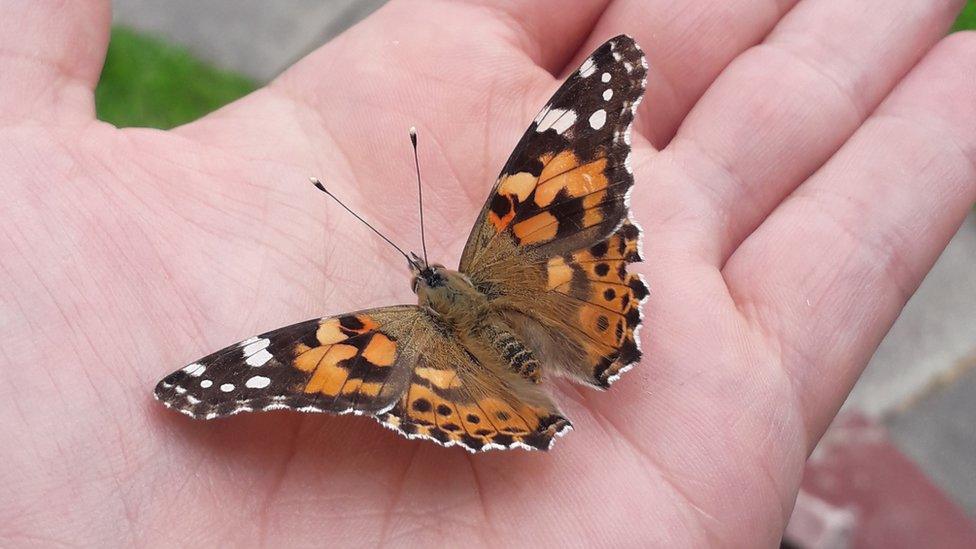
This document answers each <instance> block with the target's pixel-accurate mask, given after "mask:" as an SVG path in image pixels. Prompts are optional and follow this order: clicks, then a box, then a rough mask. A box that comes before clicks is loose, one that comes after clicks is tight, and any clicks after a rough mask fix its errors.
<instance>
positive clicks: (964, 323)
mask: <svg viewBox="0 0 976 549" xmlns="http://www.w3.org/2000/svg"><path fill="white" fill-rule="evenodd" d="M384 1H385V0H277V1H276V2H268V1H267V0H115V2H114V6H115V21H116V23H120V24H125V25H128V26H130V27H133V28H136V29H139V30H143V31H148V32H150V33H153V34H157V35H160V36H163V37H165V38H167V39H169V40H171V41H173V42H176V43H179V44H183V45H185V46H188V47H189V48H190V49H191V50H192V51H193V52H194V53H195V54H196V55H198V56H199V57H201V58H204V59H207V60H210V61H212V62H214V63H215V64H216V65H218V66H220V67H223V68H228V69H233V70H236V71H239V72H241V73H244V74H248V75H250V76H252V77H254V78H256V79H258V80H260V81H265V80H268V79H270V78H272V77H273V76H274V75H276V74H278V73H279V72H280V71H281V70H282V69H284V68H285V67H287V66H288V65H290V64H291V63H292V62H294V61H295V60H297V59H298V58H300V57H301V56H303V55H304V54H305V53H307V52H308V51H310V50H311V49H313V48H314V47H315V46H316V45H318V44H321V43H323V42H325V41H326V40H328V39H329V38H331V37H333V36H335V35H336V34H338V33H339V32H341V31H342V30H343V29H345V28H347V27H348V26H350V25H352V24H354V23H355V22H357V21H359V20H360V19H362V18H363V17H365V16H366V15H368V14H369V13H371V12H372V11H373V10H374V9H376V8H378V7H379V6H381V5H382V4H383V3H384ZM974 272H976V217H974V216H970V217H969V219H967V221H966V223H965V224H964V225H963V227H962V228H961V229H960V231H959V233H958V234H957V235H956V237H955V238H954V239H953V241H952V243H951V244H950V245H949V248H948V249H947V250H946V251H945V253H944V254H943V255H942V257H941V258H940V259H939V262H938V263H937V264H936V267H935V269H933V271H932V272H931V273H930V274H929V276H928V278H926V280H925V282H924V283H923V284H922V286H921V287H920V288H919V290H918V293H916V294H915V296H914V297H913V298H912V300H911V301H910V302H909V304H908V306H907V307H906V308H905V310H904V312H903V313H902V315H901V318H899V320H898V322H897V323H896V324H895V326H894V327H893V328H892V330H891V332H890V333H889V334H888V337H887V338H886V339H885V341H884V343H883V344H882V345H881V348H880V349H878V352H877V354H876V355H875V357H874V359H873V360H872V361H871V363H870V365H869V366H868V368H867V370H866V371H865V373H864V376H863V378H862V379H861V380H860V382H859V383H858V384H857V386H856V387H855V389H854V392H853V393H852V394H851V397H850V399H849V400H848V403H847V404H846V405H845V406H846V407H847V408H848V409H855V410H859V411H862V412H864V413H865V414H867V415H868V416H871V417H874V418H876V419H878V420H880V421H882V422H884V423H885V424H886V425H887V426H888V428H889V429H890V431H891V435H892V438H893V440H894V441H895V443H896V444H897V445H898V446H899V447H900V448H901V450H902V451H903V452H905V453H906V454H908V455H909V456H911V457H912V458H914V459H915V460H916V461H917V462H918V464H919V465H920V466H921V467H922V469H923V470H924V471H925V472H926V473H927V474H928V475H929V476H930V477H931V479H932V480H934V481H935V482H936V483H937V484H939V485H941V486H942V487H943V489H944V490H946V491H947V492H948V493H949V494H951V495H952V496H953V497H954V498H955V499H956V500H957V501H958V502H959V503H960V504H961V505H963V506H964V508H965V509H966V510H967V512H968V513H969V514H970V515H971V516H976V467H974V458H973V456H976V422H974V421H973V418H974V417H976V276H974V275H973V273H974Z"/></svg>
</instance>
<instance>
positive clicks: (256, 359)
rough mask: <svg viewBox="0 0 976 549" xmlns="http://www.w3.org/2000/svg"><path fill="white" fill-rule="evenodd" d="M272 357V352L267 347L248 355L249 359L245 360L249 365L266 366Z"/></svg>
mask: <svg viewBox="0 0 976 549" xmlns="http://www.w3.org/2000/svg"><path fill="white" fill-rule="evenodd" d="M265 341H267V340H265ZM272 358H273V357H272V356H271V353H269V352H268V350H267V349H261V350H260V351H258V352H256V353H254V354H253V355H251V356H249V357H247V360H245V361H244V362H247V364H248V366H264V365H265V364H267V363H268V361H269V360H271V359H272Z"/></svg>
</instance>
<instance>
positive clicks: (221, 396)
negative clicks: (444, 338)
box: [155, 305, 420, 419]
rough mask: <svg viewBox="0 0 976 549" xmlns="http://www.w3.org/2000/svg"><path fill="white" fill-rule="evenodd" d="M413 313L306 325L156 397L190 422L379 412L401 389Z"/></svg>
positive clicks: (243, 348) (407, 371)
mask: <svg viewBox="0 0 976 549" xmlns="http://www.w3.org/2000/svg"><path fill="white" fill-rule="evenodd" d="M419 314H420V313H419V308H418V307H416V306H413V305H404V306H398V307H383V308H378V309H372V310H366V311H360V312H357V313H350V314H345V315H339V316H335V317H327V318H322V319H315V320H309V321H306V322H301V323H298V324H294V325H292V326H288V327H286V328H281V329H278V330H273V331H271V332H267V333H264V334H261V335H258V336H255V337H252V338H250V339H247V340H245V341H242V342H240V343H238V344H236V345H232V346H230V347H227V348H226V349H223V350H220V351H217V352H216V353H213V354H211V355H209V356H206V357H204V358H202V359H200V360H198V361H196V362H194V363H192V364H190V365H188V366H186V367H184V368H182V369H180V370H177V371H175V372H173V373H172V374H170V375H168V376H166V377H165V378H163V380H162V381H160V382H159V384H158V385H157V386H156V391H155V395H156V398H157V399H159V400H160V401H162V402H163V403H164V404H165V405H166V406H168V407H171V408H175V409H177V410H179V411H180V412H183V413H185V414H187V415H189V416H191V417H195V418H203V419H212V418H216V417H222V416H227V415H232V414H236V413H238V412H244V411H254V410H257V411H260V410H273V409H282V408H291V409H297V410H301V411H311V412H333V413H348V412H358V413H371V414H372V413H377V412H380V411H383V410H384V409H388V408H390V407H391V406H392V405H393V404H395V403H396V402H397V400H398V399H399V398H400V396H401V395H402V394H403V392H404V391H405V389H406V386H407V383H408V382H409V380H410V375H411V372H412V370H413V363H414V362H415V361H416V353H415V352H414V351H413V350H412V349H413V348H411V347H410V346H408V345H405V344H404V343H403V340H409V338H410V337H411V335H412V330H413V327H414V323H415V320H416V318H417V316H418V315H419Z"/></svg>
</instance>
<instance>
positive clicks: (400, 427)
mask: <svg viewBox="0 0 976 549" xmlns="http://www.w3.org/2000/svg"><path fill="white" fill-rule="evenodd" d="M423 321H424V322H429V323H430V325H431V327H432V329H430V330H424V332H425V334H427V337H425V338H424V339H423V341H422V345H423V348H424V352H423V354H422V355H421V357H420V358H419V360H418V362H417V366H416V368H415V369H414V371H413V375H412V378H411V380H410V385H409V387H408V389H407V390H406V392H405V393H404V394H403V396H402V398H401V399H400V400H399V402H397V404H396V405H395V406H394V407H393V408H392V409H391V410H390V411H389V412H387V413H386V414H381V415H380V416H378V417H377V419H379V420H380V422H381V423H383V424H384V425H386V426H387V427H390V428H392V429H394V430H396V431H398V432H400V433H401V434H403V435H405V436H407V437H409V438H426V439H431V440H434V441H436V442H439V443H441V444H444V445H446V446H451V445H455V444H457V445H459V446H462V447H463V448H465V449H467V450H470V451H479V450H487V449H492V448H513V447H522V448H529V449H538V450H548V449H549V447H550V445H551V444H552V441H553V439H554V438H555V437H556V436H558V435H561V434H563V433H565V432H566V430H568V429H569V428H570V427H571V426H570V423H569V421H568V420H567V419H566V418H565V417H563V415H562V414H561V413H560V412H559V410H558V408H557V407H556V405H555V404H554V403H553V402H552V400H551V399H550V398H549V396H548V395H547V394H546V393H545V392H544V391H542V390H541V389H540V388H539V387H538V386H537V385H535V384H533V383H532V382H530V381H528V380H527V379H525V378H524V377H521V376H519V375H517V374H516V373H514V372H511V371H510V370H508V369H507V366H508V365H507V364H506V363H505V362H504V361H503V357H501V356H498V355H495V354H493V353H485V352H483V351H484V350H482V351H481V352H478V353H477V354H475V353H473V352H472V351H471V350H469V349H468V348H467V347H465V346H464V345H463V344H462V343H461V341H460V340H459V339H458V338H456V337H451V336H450V335H445V334H449V331H448V330H447V329H445V327H444V326H442V325H441V321H440V320H438V319H437V318H436V317H432V316H431V317H427V318H426V319H424V320H423Z"/></svg>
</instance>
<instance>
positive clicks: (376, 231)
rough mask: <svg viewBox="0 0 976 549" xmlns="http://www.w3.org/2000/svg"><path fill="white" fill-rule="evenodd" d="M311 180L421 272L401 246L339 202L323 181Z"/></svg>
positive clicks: (316, 186) (313, 178)
mask: <svg viewBox="0 0 976 549" xmlns="http://www.w3.org/2000/svg"><path fill="white" fill-rule="evenodd" d="M309 180H311V182H312V185H315V188H316V189H318V190H320V191H322V192H324V193H325V194H327V195H329V196H331V197H332V200H335V201H336V202H338V203H339V205H340V206H342V207H343V209H345V210H346V211H347V212H349V213H351V214H352V216H353V217H355V218H356V219H358V220H360V221H362V222H363V225H366V226H367V227H369V228H370V230H372V231H373V232H374V233H376V234H378V235H379V236H380V238H382V239H383V240H385V241H386V242H387V243H388V244H389V245H390V246H393V247H394V248H396V251H398V252H400V255H402V256H403V257H405V258H406V259H407V263H409V264H411V265H413V266H414V267H415V268H416V269H417V270H418V271H419V270H420V266H419V265H417V262H416V261H414V260H413V259H411V258H410V256H408V255H407V254H406V252H404V251H403V250H402V249H401V248H400V247H399V246H397V245H396V244H394V243H393V241H392V240H390V239H389V238H387V237H386V236H385V235H384V234H383V233H381V232H379V231H378V230H376V227H374V226H372V225H370V224H369V222H368V221H366V220H365V219H363V218H362V217H360V215H359V214H357V213H356V212H354V211H352V210H351V209H349V206H346V205H345V204H343V203H342V201H341V200H339V199H338V198H337V197H336V195H334V194H332V193H331V192H329V190H328V189H326V188H325V185H323V184H322V182H321V181H319V180H318V179H317V178H315V177H309Z"/></svg>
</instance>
